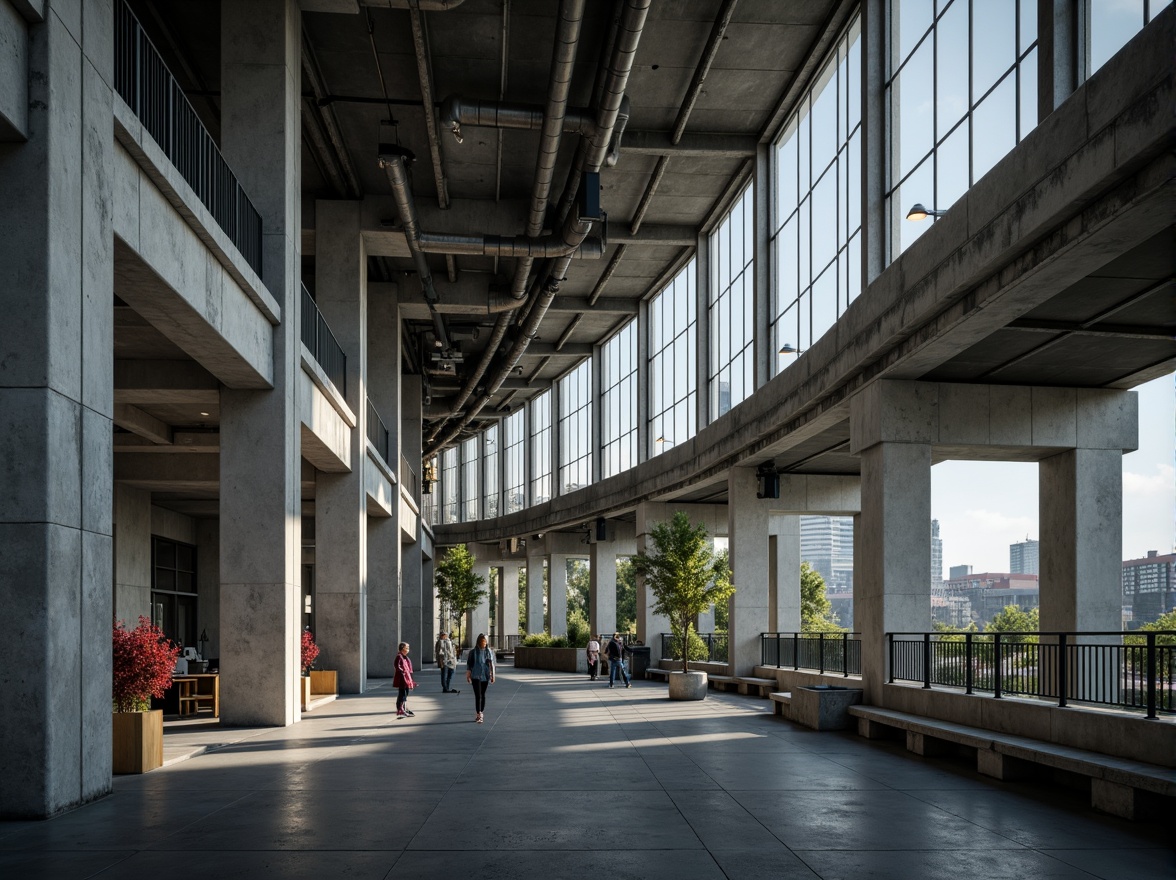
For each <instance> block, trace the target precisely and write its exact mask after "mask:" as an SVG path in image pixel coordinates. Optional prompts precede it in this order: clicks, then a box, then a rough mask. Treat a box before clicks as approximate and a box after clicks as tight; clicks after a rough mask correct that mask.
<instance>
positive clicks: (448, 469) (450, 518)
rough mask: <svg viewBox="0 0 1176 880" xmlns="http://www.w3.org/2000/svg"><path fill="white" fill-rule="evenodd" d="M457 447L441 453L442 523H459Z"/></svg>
mask: <svg viewBox="0 0 1176 880" xmlns="http://www.w3.org/2000/svg"><path fill="white" fill-rule="evenodd" d="M457 483H458V480H457V447H456V446H451V447H450V448H449V449H446V450H445V451H444V452H442V453H441V522H442V523H455V522H457Z"/></svg>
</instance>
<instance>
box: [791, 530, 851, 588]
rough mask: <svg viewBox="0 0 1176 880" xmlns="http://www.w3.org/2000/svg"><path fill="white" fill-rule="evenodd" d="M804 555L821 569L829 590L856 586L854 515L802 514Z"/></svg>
mask: <svg viewBox="0 0 1176 880" xmlns="http://www.w3.org/2000/svg"><path fill="white" fill-rule="evenodd" d="M800 558H801V559H802V560H803V561H805V562H807V563H808V564H809V565H811V566H812V567H813V568H814V569H816V570H817V571H818V572H820V573H821V577H823V578H824V579H825V587H826V588H827V589H828V590H829V592H850V591H851V590H852V589H853V517H850V516H802V517H801V518H800Z"/></svg>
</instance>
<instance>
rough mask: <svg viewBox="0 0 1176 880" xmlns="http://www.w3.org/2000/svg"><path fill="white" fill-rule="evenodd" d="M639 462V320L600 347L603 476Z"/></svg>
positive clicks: (630, 323)
mask: <svg viewBox="0 0 1176 880" xmlns="http://www.w3.org/2000/svg"><path fill="white" fill-rule="evenodd" d="M636 465H637V321H636V320H632V321H629V322H628V323H627V324H625V326H624V327H622V328H621V329H620V330H619V331H618V332H616V333H614V334H613V336H612V338H611V339H609V340H608V341H607V342H606V343H604V345H602V346H601V349H600V476H601V477H605V478H607V477H611V476H614V475H615V474H619V473H621V472H622V471H627V470H628V469H629V468H631V467H635V466H636Z"/></svg>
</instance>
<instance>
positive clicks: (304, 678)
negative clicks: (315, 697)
mask: <svg viewBox="0 0 1176 880" xmlns="http://www.w3.org/2000/svg"><path fill="white" fill-rule="evenodd" d="M298 692H299V693H300V694H301V695H302V711H303V712H305V711H306V708H307V707H308V706H309V705H310V676H309V675H300V676H298Z"/></svg>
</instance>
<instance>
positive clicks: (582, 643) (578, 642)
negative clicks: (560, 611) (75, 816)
mask: <svg viewBox="0 0 1176 880" xmlns="http://www.w3.org/2000/svg"><path fill="white" fill-rule="evenodd" d="M591 638H592V634H591V632H590V631H589V630H588V618H586V617H585V616H584V615H583V613H581V612H580V611H579V610H576V611H573V612H572V613H571V614H569V615H568V645H569V646H570V647H572V648H587V647H588V640H589V639H591Z"/></svg>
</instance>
